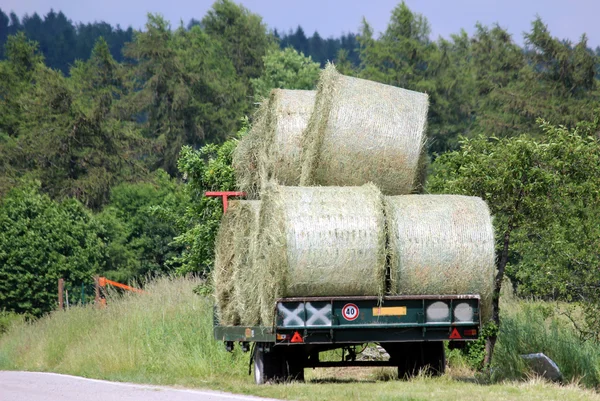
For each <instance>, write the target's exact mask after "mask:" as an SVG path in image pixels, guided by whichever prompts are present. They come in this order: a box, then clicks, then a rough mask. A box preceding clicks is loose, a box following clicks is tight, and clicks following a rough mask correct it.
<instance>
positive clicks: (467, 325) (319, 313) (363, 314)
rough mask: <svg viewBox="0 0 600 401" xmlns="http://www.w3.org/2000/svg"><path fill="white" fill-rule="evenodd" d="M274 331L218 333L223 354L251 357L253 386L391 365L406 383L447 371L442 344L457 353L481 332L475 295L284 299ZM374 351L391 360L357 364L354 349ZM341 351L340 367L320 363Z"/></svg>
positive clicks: (224, 329) (216, 327)
mask: <svg viewBox="0 0 600 401" xmlns="http://www.w3.org/2000/svg"><path fill="white" fill-rule="evenodd" d="M274 309H275V311H276V313H275V319H274V322H273V325H272V326H270V327H265V326H255V327H246V326H221V325H219V323H218V320H217V319H216V315H215V321H214V336H215V339H216V340H218V341H222V342H223V343H224V344H225V347H226V348H227V350H228V351H233V348H234V346H235V344H239V345H240V346H241V348H242V350H244V351H245V352H248V351H251V360H250V363H251V365H252V364H253V366H254V379H255V381H256V383H257V384H264V383H267V382H272V381H288V380H304V368H321V367H338V366H393V367H397V369H398V377H399V378H406V377H410V376H413V375H415V374H418V373H419V371H421V370H426V371H428V372H429V373H430V374H432V375H439V374H442V373H443V372H444V368H445V364H446V361H445V352H444V349H445V347H444V342H445V341H449V342H450V343H449V346H450V348H460V347H462V346H464V344H465V342H467V341H472V340H476V339H477V337H478V334H479V331H480V327H481V315H480V297H479V295H476V294H475V295H439V296H417V295H404V296H385V297H383V298H380V297H376V296H375V297H374V296H356V297H307V298H298V297H296V298H282V299H279V300H277V302H276V305H274ZM371 343H375V344H379V345H380V346H381V347H383V348H384V349H385V351H386V352H387V353H388V354H389V356H390V358H389V360H381V361H364V360H358V359H357V354H358V353H359V352H358V351H357V350H358V349H360V347H363V349H364V347H366V346H367V344H371ZM335 349H342V350H343V351H342V357H341V359H340V360H339V361H321V360H320V359H319V354H320V353H321V352H324V351H329V350H335Z"/></svg>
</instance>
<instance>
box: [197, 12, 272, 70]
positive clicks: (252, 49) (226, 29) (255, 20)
mask: <svg viewBox="0 0 600 401" xmlns="http://www.w3.org/2000/svg"><path fill="white" fill-rule="evenodd" d="M202 26H203V27H204V29H205V30H206V33H208V35H210V36H211V38H213V39H214V40H216V41H219V42H220V43H221V45H222V47H223V49H224V51H225V54H226V55H227V57H228V58H229V59H230V60H231V61H232V62H233V66H234V67H235V69H236V71H237V73H238V75H239V76H241V77H242V78H243V79H244V80H246V82H248V81H249V80H250V79H252V78H258V77H259V76H260V75H261V74H262V71H263V61H262V58H263V57H264V56H265V54H267V51H268V50H269V49H272V48H273V47H274V46H275V41H274V38H273V37H272V36H271V35H269V34H268V32H267V26H266V25H265V24H264V23H263V21H262V18H261V17H260V16H258V15H257V14H253V13H251V12H250V11H249V10H248V9H246V8H245V7H243V6H241V5H237V4H235V3H234V2H233V1H231V0H217V1H215V3H214V4H213V5H212V8H211V9H210V10H209V11H208V13H207V14H206V16H205V17H204V18H203V19H202Z"/></svg>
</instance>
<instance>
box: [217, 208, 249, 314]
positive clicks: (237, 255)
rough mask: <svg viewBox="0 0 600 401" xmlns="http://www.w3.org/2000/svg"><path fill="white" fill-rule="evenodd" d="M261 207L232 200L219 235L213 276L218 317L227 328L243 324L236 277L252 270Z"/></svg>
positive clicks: (222, 221)
mask: <svg viewBox="0 0 600 401" xmlns="http://www.w3.org/2000/svg"><path fill="white" fill-rule="evenodd" d="M259 207H260V202H259V201H235V200H234V201H231V202H230V205H229V208H228V209H227V213H225V214H224V215H223V218H222V220H221V226H220V227H219V232H218V233H217V238H216V241H215V264H214V268H213V276H212V277H213V287H214V296H215V303H216V306H217V315H218V318H219V322H220V323H221V324H223V325H236V324H240V322H241V315H240V310H241V311H244V309H240V306H239V301H238V300H237V299H236V292H238V293H239V291H236V275H237V276H240V274H241V273H240V271H242V270H247V269H248V267H247V265H248V263H249V247H250V240H249V238H250V236H251V234H252V232H253V231H255V230H256V222H257V216H258V208H259ZM255 314H256V315H257V314H258V312H256V313H255Z"/></svg>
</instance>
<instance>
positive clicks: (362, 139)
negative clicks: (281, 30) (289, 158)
mask: <svg viewBox="0 0 600 401" xmlns="http://www.w3.org/2000/svg"><path fill="white" fill-rule="evenodd" d="M428 106H429V101H428V96H427V95H426V94H424V93H418V92H413V91H409V90H406V89H402V88H397V87H393V86H389V85H383V84H380V83H377V82H372V81H367V80H363V79H359V78H352V77H347V76H344V75H341V74H339V73H338V72H337V71H336V70H335V67H334V66H333V65H331V64H330V65H328V66H327V68H326V69H325V70H324V71H323V72H322V74H321V78H320V79H319V84H318V88H317V97H316V100H315V109H314V112H313V114H312V116H311V119H310V121H309V123H308V126H307V129H306V131H305V133H304V136H303V149H304V154H303V166H302V176H301V180H300V185H303V186H310V185H327V186H350V185H362V184H364V183H367V182H373V183H374V184H375V185H377V186H378V187H379V188H380V189H381V191H382V192H383V193H384V194H386V195H400V194H408V193H410V192H411V191H412V189H413V184H414V182H415V176H416V175H417V170H418V168H419V157H420V155H421V149H422V147H423V143H424V140H425V126H426V120H427V109H428Z"/></svg>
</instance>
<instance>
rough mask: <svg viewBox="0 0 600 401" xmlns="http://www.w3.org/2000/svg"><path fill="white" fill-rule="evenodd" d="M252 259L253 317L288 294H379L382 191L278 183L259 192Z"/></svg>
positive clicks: (269, 315)
mask: <svg viewBox="0 0 600 401" xmlns="http://www.w3.org/2000/svg"><path fill="white" fill-rule="evenodd" d="M259 219H260V220H259V226H260V229H259V234H258V237H257V241H258V247H257V250H258V253H257V266H258V271H259V272H260V273H259V274H260V276H261V277H262V278H263V280H264V283H263V286H262V287H261V288H257V291H259V292H260V299H261V320H262V323H263V324H265V325H270V324H272V322H273V318H274V309H275V301H276V299H278V298H281V297H289V296H343V295H380V296H381V295H382V294H383V292H384V291H385V273H386V263H385V262H386V251H385V221H384V215H383V197H382V195H381V193H380V191H379V190H378V189H377V187H375V186H374V185H372V184H367V185H364V186H361V187H312V188H309V187H283V186H279V185H276V184H271V185H270V186H269V187H268V188H267V189H266V191H265V192H263V195H262V207H261V212H260V218H259Z"/></svg>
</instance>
